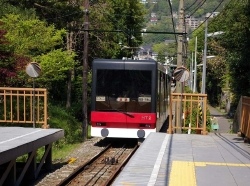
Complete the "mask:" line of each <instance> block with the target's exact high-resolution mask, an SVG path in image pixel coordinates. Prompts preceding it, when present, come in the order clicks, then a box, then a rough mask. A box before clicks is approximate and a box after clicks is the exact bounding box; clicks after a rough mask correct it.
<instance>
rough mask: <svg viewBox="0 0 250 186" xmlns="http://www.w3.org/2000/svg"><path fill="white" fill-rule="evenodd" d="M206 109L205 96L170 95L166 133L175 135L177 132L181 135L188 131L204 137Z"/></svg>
mask: <svg viewBox="0 0 250 186" xmlns="http://www.w3.org/2000/svg"><path fill="white" fill-rule="evenodd" d="M171 108H172V109H171ZM203 108H205V109H203ZM206 108H207V95H206V94H191V93H171V95H170V109H169V128H168V133H175V132H176V131H177V130H181V132H182V133H183V131H184V130H186V131H188V130H189V132H191V131H192V132H194V131H195V133H197V134H203V135H206V134H207V130H206V115H207V114H206V110H207V109H206ZM177 112H180V113H179V114H177ZM173 113H174V114H173ZM173 115H174V116H175V117H174V118H173ZM178 116H180V117H181V118H178Z"/></svg>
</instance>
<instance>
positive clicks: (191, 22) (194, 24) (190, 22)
mask: <svg viewBox="0 0 250 186" xmlns="http://www.w3.org/2000/svg"><path fill="white" fill-rule="evenodd" d="M200 21H201V20H200V19H199V18H195V17H192V16H190V17H187V18H185V23H186V26H188V27H189V28H191V30H194V29H196V28H198V26H199V25H200Z"/></svg>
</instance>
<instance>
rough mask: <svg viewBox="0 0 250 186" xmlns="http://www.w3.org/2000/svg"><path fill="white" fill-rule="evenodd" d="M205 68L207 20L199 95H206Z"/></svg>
mask: <svg viewBox="0 0 250 186" xmlns="http://www.w3.org/2000/svg"><path fill="white" fill-rule="evenodd" d="M206 68H207V20H206V26H205V41H204V53H203V70H202V89H201V93H202V94H205V93H206V90H205V89H206Z"/></svg>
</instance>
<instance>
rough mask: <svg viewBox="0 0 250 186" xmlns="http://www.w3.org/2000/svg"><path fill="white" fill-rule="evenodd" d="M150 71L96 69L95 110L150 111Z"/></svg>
mask: <svg viewBox="0 0 250 186" xmlns="http://www.w3.org/2000/svg"><path fill="white" fill-rule="evenodd" d="M151 77H152V73H151V71H145V70H144V71H143V70H114V69H112V70H109V69H108V70H107V69H101V70H97V82H96V110H122V111H126V112H150V110H151V86H152V82H151Z"/></svg>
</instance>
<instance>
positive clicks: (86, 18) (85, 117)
mask: <svg viewBox="0 0 250 186" xmlns="http://www.w3.org/2000/svg"><path fill="white" fill-rule="evenodd" d="M88 29H89V0H85V1H84V49H83V70H82V72H83V74H82V82H83V83H82V84H83V86H82V101H83V102H82V105H83V110H82V112H83V121H82V136H83V140H86V139H87V137H88V136H87V135H88V115H87V114H88V112H87V108H88V97H87V95H88V94H87V91H88V44H89V33H88Z"/></svg>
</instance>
